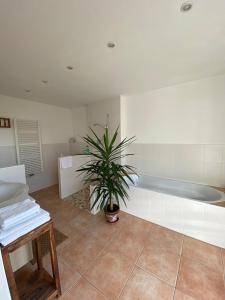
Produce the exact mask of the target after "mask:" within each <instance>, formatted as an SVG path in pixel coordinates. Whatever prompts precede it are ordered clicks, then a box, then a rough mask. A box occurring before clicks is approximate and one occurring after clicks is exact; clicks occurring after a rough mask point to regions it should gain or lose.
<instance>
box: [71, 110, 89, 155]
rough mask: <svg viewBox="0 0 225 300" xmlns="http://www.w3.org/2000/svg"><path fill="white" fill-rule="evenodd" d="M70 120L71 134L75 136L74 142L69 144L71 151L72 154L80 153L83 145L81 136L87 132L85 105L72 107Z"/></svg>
mask: <svg viewBox="0 0 225 300" xmlns="http://www.w3.org/2000/svg"><path fill="white" fill-rule="evenodd" d="M72 121H73V136H74V137H75V138H76V142H75V143H74V144H72V145H71V152H72V153H73V154H79V153H82V152H83V150H84V148H85V146H84V142H83V140H82V137H83V136H85V135H86V134H87V132H88V121H87V107H86V106H82V107H76V108H73V109H72Z"/></svg>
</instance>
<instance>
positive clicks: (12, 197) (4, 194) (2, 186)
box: [0, 181, 28, 207]
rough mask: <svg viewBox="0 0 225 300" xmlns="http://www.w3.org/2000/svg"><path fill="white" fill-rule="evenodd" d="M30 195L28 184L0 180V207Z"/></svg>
mask: <svg viewBox="0 0 225 300" xmlns="http://www.w3.org/2000/svg"><path fill="white" fill-rule="evenodd" d="M27 197H28V186H27V185H26V184H23V183H18V182H15V183H14V182H5V181H0V207H4V206H7V205H9V204H13V203H16V202H19V201H23V200H25V199H26V198H27Z"/></svg>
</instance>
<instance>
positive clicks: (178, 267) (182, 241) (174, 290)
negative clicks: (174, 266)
mask: <svg viewBox="0 0 225 300" xmlns="http://www.w3.org/2000/svg"><path fill="white" fill-rule="evenodd" d="M183 246H184V237H183V239H182V245H181V253H180V261H179V266H178V271H177V277H176V281H175V288H174V294H173V299H175V293H176V289H177V281H178V276H179V272H180V267H181V258H182V254H183Z"/></svg>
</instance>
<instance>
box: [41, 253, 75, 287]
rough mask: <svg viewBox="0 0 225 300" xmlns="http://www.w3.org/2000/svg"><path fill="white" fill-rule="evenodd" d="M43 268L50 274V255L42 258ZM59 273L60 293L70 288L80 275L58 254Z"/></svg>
mask: <svg viewBox="0 0 225 300" xmlns="http://www.w3.org/2000/svg"><path fill="white" fill-rule="evenodd" d="M43 265H44V268H45V269H46V270H47V271H48V272H49V274H51V275H52V268H51V262H50V255H46V256H45V257H44V259H43ZM58 266H59V275H60V281H61V289H62V293H64V292H65V291H67V290H68V289H70V288H71V287H72V286H73V285H74V284H75V283H77V282H78V281H79V279H80V278H81V275H80V274H79V273H78V272H77V271H76V270H75V269H74V268H71V267H70V266H68V265H67V264H66V263H65V262H64V260H63V259H62V258H61V257H60V255H58Z"/></svg>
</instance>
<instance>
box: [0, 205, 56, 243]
mask: <svg viewBox="0 0 225 300" xmlns="http://www.w3.org/2000/svg"><path fill="white" fill-rule="evenodd" d="M49 220H50V215H49V213H48V212H47V211H45V210H43V209H40V212H39V213H38V214H37V215H36V216H35V217H34V218H31V219H29V220H27V221H26V222H23V223H21V224H20V225H19V226H16V227H13V228H11V229H9V230H1V233H0V243H1V244H2V245H4V246H6V245H8V244H9V243H11V242H13V241H15V240H16V239H17V238H19V237H21V236H23V235H24V234H26V233H28V232H30V231H31V230H33V229H35V228H37V227H38V226H40V225H42V224H44V223H46V222H48V221H49Z"/></svg>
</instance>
